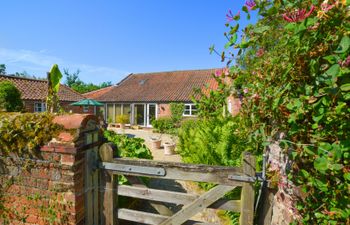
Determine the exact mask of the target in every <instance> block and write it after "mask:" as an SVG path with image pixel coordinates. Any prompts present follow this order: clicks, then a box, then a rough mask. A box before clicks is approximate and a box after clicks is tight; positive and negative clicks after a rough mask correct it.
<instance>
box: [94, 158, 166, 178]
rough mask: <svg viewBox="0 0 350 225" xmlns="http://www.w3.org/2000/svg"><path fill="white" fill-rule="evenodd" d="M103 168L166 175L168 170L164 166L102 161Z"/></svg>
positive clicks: (130, 172)
mask: <svg viewBox="0 0 350 225" xmlns="http://www.w3.org/2000/svg"><path fill="white" fill-rule="evenodd" d="M100 168H101V169H106V170H111V171H115V172H121V173H127V174H143V175H151V176H159V177H164V176H165V175H166V171H165V169H164V168H162V167H148V166H147V167H146V166H134V165H121V164H117V163H108V162H103V163H100Z"/></svg>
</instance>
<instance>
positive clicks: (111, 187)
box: [99, 143, 118, 225]
mask: <svg viewBox="0 0 350 225" xmlns="http://www.w3.org/2000/svg"><path fill="white" fill-rule="evenodd" d="M113 152H114V148H113V147H112V145H111V144H110V143H105V144H103V145H101V147H100V149H99V153H100V158H101V160H102V161H103V162H111V161H112V160H113ZM100 179H101V180H100V186H101V191H100V193H101V198H100V199H101V204H100V207H101V208H100V218H101V221H100V222H101V225H102V224H103V225H104V224H106V225H116V224H118V218H117V205H118V202H117V201H118V192H117V184H118V179H117V177H116V176H114V175H113V173H111V172H108V171H107V170H103V169H102V170H101V176H100Z"/></svg>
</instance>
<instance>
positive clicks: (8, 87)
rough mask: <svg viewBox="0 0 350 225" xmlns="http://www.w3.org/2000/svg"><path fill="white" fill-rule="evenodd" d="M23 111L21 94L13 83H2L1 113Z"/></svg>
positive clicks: (0, 88) (0, 90) (0, 85)
mask: <svg viewBox="0 0 350 225" xmlns="http://www.w3.org/2000/svg"><path fill="white" fill-rule="evenodd" d="M22 110H23V102H22V99H21V92H20V91H19V90H18V89H17V88H16V86H15V85H14V84H13V83H12V82H11V81H2V82H0V111H6V112H19V111H22Z"/></svg>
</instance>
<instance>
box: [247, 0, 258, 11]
mask: <svg viewBox="0 0 350 225" xmlns="http://www.w3.org/2000/svg"><path fill="white" fill-rule="evenodd" d="M244 5H245V6H247V8H248V9H249V10H252V9H253V8H254V7H255V6H256V3H255V1H254V0H247V1H245V4H244Z"/></svg>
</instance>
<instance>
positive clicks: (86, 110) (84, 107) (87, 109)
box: [83, 105, 90, 113]
mask: <svg viewBox="0 0 350 225" xmlns="http://www.w3.org/2000/svg"><path fill="white" fill-rule="evenodd" d="M89 110H90V106H88V105H83V112H84V113H86V112H89Z"/></svg>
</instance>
